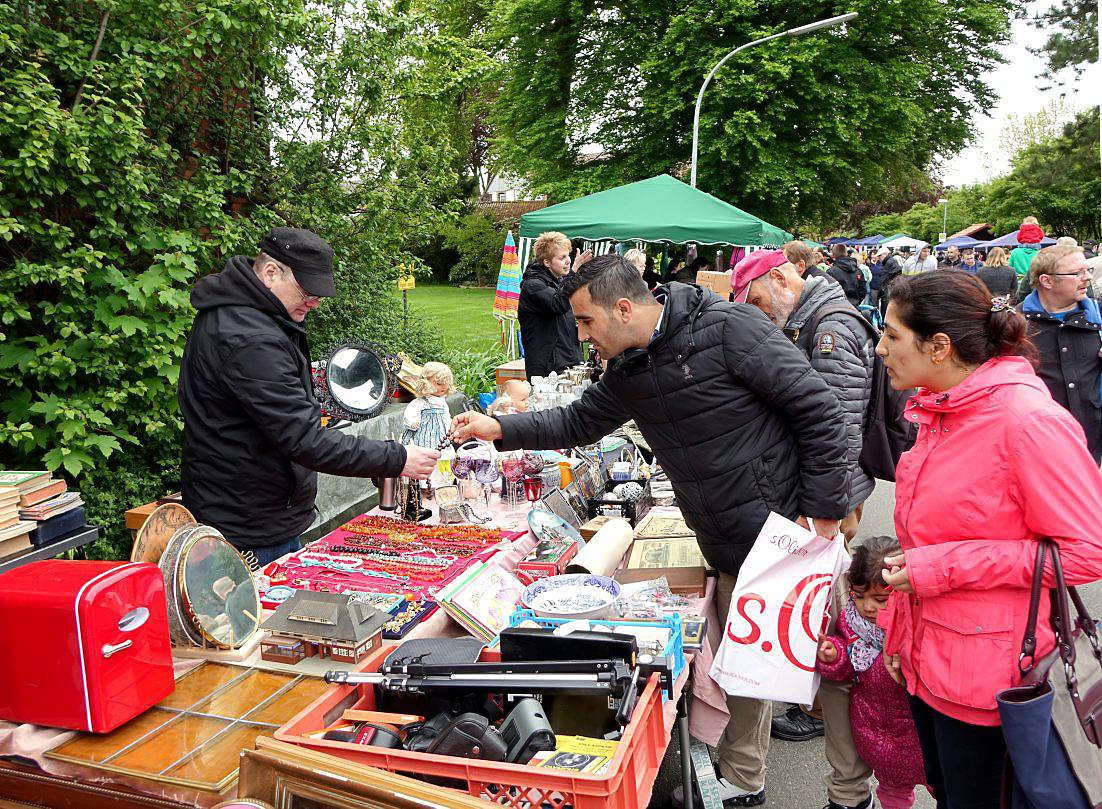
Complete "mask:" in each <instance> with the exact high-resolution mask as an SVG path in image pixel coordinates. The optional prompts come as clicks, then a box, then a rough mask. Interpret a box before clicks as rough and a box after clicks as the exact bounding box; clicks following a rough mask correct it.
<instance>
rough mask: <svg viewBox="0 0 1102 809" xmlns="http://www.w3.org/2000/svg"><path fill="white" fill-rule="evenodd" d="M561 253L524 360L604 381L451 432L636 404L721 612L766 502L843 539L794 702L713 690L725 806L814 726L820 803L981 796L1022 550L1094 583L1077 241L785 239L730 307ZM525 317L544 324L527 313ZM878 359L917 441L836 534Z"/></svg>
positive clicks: (1014, 657) (529, 441)
mask: <svg viewBox="0 0 1102 809" xmlns="http://www.w3.org/2000/svg"><path fill="white" fill-rule="evenodd" d="M1034 228H1036V232H1034V230H1033V229H1034ZM1038 233H1040V228H1039V227H1038V226H1037V224H1036V222H1035V221H1032V222H1031V221H1029V220H1027V221H1025V222H1023V225H1022V230H1021V232H1020V235H1019V241H1020V242H1021V243H1023V244H1026V245H1037V243H1038V242H1039V241H1040V237H1039V236H1037V234H1038ZM1034 237H1036V238H1034ZM1019 251H1021V252H1019ZM569 252H570V242H569V240H568V239H566V237H565V236H563V235H562V234H544V235H543V236H541V237H540V239H539V240H537V242H536V244H535V250H534V256H535V258H534V261H533V265H531V266H530V267H529V268H528V271H527V272H526V274H525V277H524V281H523V283H522V286H521V313H522V314H521V327H522V334H524V335H525V337H524V339H525V344H526V347H527V349H528V350H529V351H532V350H533V346H532V345H531V344H530V343H529V340H530V339H538V337H537V335H539V334H548V335H551V334H553V335H554V336H555V337H556V339H557V338H558V337H559V336H562V339H563V340H564V341H566V342H568V343H569V344H570V345H569V347H570V350H571V351H575V350H576V348H577V344H578V342H579V341H588V342H589V343H590V344H591V345H592V346H594V347H595V348H596V349H597V350H598V352H599V353H600V356H601V357H602V358H604V360H605V362H606V367H605V370H604V372H603V374H602V375H601V377H600V380H599V381H598V382H597V384H595V385H593V386H591V387H590V388H588V389H587V390H586V392H585V394H584V395H583V396H582V398H581V399H580V400H579V401H578V402H576V403H574V404H573V405H570V406H569V407H565V408H559V409H554V410H545V411H539V412H534V413H527V414H523V415H509V416H501V417H499V418H492V417H489V416H483V415H478V414H463V415H461V416H458V417H457V418H456V419H455V420H454V422H453V428H454V429H455V430H456V435H457V437H459V438H467V437H478V438H482V439H484V440H493V441H497V442H500V446H502V447H503V448H505V449H514V448H520V447H524V448H531V449H552V448H561V447H565V446H575V445H582V444H588V443H592V442H593V441H596V440H598V439H599V438H600V437H601V436H603V435H606V434H607V433H609V432H611V431H612V430H614V429H615V428H617V427H619V426H620V425H621V424H623V423H624V422H626V421H628V420H629V419H634V420H635V422H636V424H637V426H638V428H639V430H640V431H641V432H642V434H643V435H644V437H645V438H646V439H647V441H648V443H649V445H650V446H651V447H652V448H653V451H654V455H655V457H656V459H657V460H658V462H660V463H661V465H662V467H663V469H664V470H665V471H666V472H667V474H668V475H669V478H670V481H671V483H672V484H673V487H674V490H675V493H676V495H677V500H678V503H679V505H680V506H681V508H682V511H683V513H684V515H685V518H686V520H687V521H688V523H689V524H690V526H691V527H693V529H694V530H695V531H696V534H697V538H698V541H699V543H700V547H701V551H702V552H703V554H704V555H705V557H706V558H707V559H708V561H709V562H710V563H711V565H712V566H714V567H715V568H716V569H717V570H718V571H719V583H718V587H717V606H718V610H719V616H720V619H721V620H724V619H725V618H726V616H727V612H728V609H729V607H730V597H731V591H732V589H733V587H734V584H735V581H736V579H737V576H738V572H739V568H740V566H741V564H742V561H743V560H744V559H745V557H746V554H747V553H748V552H749V549H750V547H751V545H752V544H753V542H754V539H755V538H756V536H757V533H758V530H759V529H760V527H761V526H762V524H763V523H764V521H765V519H766V517H767V515H768V514H769V513H770V512H771V511H775V512H778V513H780V514H782V515H784V516H786V517H789V518H791V519H794V520H799V521H801V522H802V523H803V524H805V525H807V526H809V527H811V528H812V529H813V530H815V531H816V533H818V534H819V535H820V536H824V537H833V536H836V535H840V536H841V539H840V540H839V541H843V542H845V543H846V544H847V548H848V549H850V550H851V551H852V554H853V556H852V565H851V568H850V570H849V574H848V576H847V580H846V583H845V585H844V586H843V587H841V588H839V589H840V592H841V595H842V598H841V599H840V603H839V604H837V605H836V607H837V613H838V614H837V616H836V620H835V621H834V623H833V626H832V628H831V629H830V631H829V633H828V634H826V635H824V636H823V637H822V638H821V639H820V647H819V652H818V660H819V668H820V670H821V672H822V675H823V679H822V685H821V686H820V689H819V695H818V699H817V704H816V706H815V707H814V709H813V711H812V712H811V713H807V712H805V711H803V710H802V709H801V708H799V707H797V706H794V707H793V708H791V709H790V710H788V711H787V712H786V713H784V714H782V715H780V716H778V717H776V718H775V719H774V718H773V710H772V706H771V705H770V704H769V703H765V702H762V701H759V700H753V699H747V698H744V697H730V698H729V700H728V709H729V711H730V716H731V718H730V722H729V724H728V726H727V729H726V731H725V733H724V736H723V739H722V741H721V742H720V744H719V747H718V749H717V762H716V770H717V777H718V779H719V783H720V787H721V794H722V797H723V798H724V804H725V806H728V807H730V806H757V805H760V804H762V803H764V802H765V796H766V783H765V779H766V771H765V756H766V753H767V750H768V747H769V740H770V736H771V735H773V736H778V737H780V738H786V739H806V738H813V737H814V736H816V735H819V734H823V735H825V737H826V739H825V740H826V745H825V750H826V763H827V765H828V766H829V770H830V772H829V774H828V775H827V776H826V778H825V783H826V793H827V794H826V797H827V806H828V809H854V808H855V809H868V808H869V807H871V806H872V802H873V795H872V790H871V786H870V785H871V781H870V777H871V776H872V775H873V774H875V776H876V782H877V784H878V786H877V792H878V798H879V802H880V804H881V806H883V807H885V809H902V808H904V807H909V806H911V805H912V803H913V801H914V793H915V789H916V787H920V786H921V787H924V788H926V789H928V790H929V791H930V792H931V794H933V795H934V797H935V798H936V800H937V805H938V807H939V809H957V808H958V807H969V809H972V808H975V809H983V808H986V807H990V808H991V809H994V808H995V807H998V806H1000V800H1001V797H1000V796H1001V790H1002V776H1003V772H1002V770H1003V760H1004V756H1005V753H1006V746H1005V743H1004V740H1003V737H1002V733H1001V729H1000V719H999V714H998V712H997V710H996V703H995V695H996V694H997V693H998V692H999V691H1001V690H1003V689H1005V688H1008V687H1010V686H1012V685H1014V684H1016V683H1017V682H1018V681H1019V679H1020V677H1021V674H1020V672H1019V669H1018V649H1019V646H1020V644H1021V640H1022V637H1023V633H1024V631H1025V627H1026V621H1027V611H1028V607H1029V588H1030V583H1031V578H1032V574H1033V567H1034V558H1035V548H1036V542H1037V540H1039V539H1041V538H1045V537H1048V538H1052V539H1053V540H1055V541H1056V542H1057V543H1058V545H1059V548H1060V552H1061V556H1062V559H1063V567H1064V572H1065V575H1066V577H1067V579H1068V581H1069V583H1070V584H1083V583H1087V582H1092V581H1096V580H1099V579H1102V529H1100V528H1099V526H1102V498H1099V497H1098V496H1097V493H1098V492H1099V491H1102V472H1100V469H1099V462H1100V460H1102V407H1100V400H1102V373H1100V371H1102V339H1100V333H1102V332H1100V329H1102V317H1100V314H1099V305H1098V302H1097V300H1096V299H1095V298H1094V296H1093V289H1092V287H1091V279H1092V267H1091V264H1090V263H1089V259H1093V258H1094V257H1093V254H1092V253H1093V251H1092V250H1090V249H1089V248H1088V249H1087V250H1084V248H1083V247H1080V246H1079V245H1077V244H1075V243H1073V242H1068V241H1061V242H1060V243H1057V244H1055V245H1053V246H1051V247H1046V248H1043V249H1036V248H1035V247H1029V246H1026V247H1017V248H1015V249H1014V250H1012V251H1010V252H1009V253H1007V251H1004V250H1001V249H998V248H996V249H993V250H990V251H988V252H987V253H986V254H985V255H979V254H977V252H976V251H974V250H973V251H968V250H953V249H951V250H947V251H945V253H944V254H943V255H938V256H934V255H932V254H931V251H930V250H929V248H923V249H922V250H920V251H918V253H917V254H916V255H913V256H906V255H898V254H896V253H894V252H893V251H891V250H888V249H886V248H881V249H878V250H876V252H875V253H873V255H871V256H869V255H867V254H865V253H863V252H860V251H853V250H849V249H847V248H846V247H844V246H842V245H834V246H832V247H831V249H830V251H829V256H828V255H827V254H826V253H824V252H822V251H816V250H813V249H812V248H811V247H809V246H808V245H807V244H805V243H804V242H802V241H793V242H790V243H788V244H786V245H784V247H783V248H782V249H779V250H758V251H755V252H752V253H751V254H750V255H749V256H747V257H746V258H744V259H743V260H742V261H740V262H739V263H738V264H736V266H735V267H734V270H733V272H732V279H731V286H732V289H731V294H730V295H729V296H728V297H727V299H725V298H724V297H723V296H720V295H716V294H714V293H713V292H711V291H709V290H706V289H704V288H702V287H701V286H698V285H695V284H691V283H683V282H681V281H679V280H677V278H678V277H685V276H683V275H675V276H674V277H673V278H672V279H671V280H669V281H667V282H666V283H659V284H657V285H654V284H651V283H648V280H647V278H646V273H647V272H648V270H649V268H648V263H647V257H646V255H645V254H641V251H638V252H637V253H636V254H632V253H629V254H628V255H626V256H624V257H621V256H620V255H618V254H616V253H612V254H609V255H605V256H600V257H597V258H593V257H592V256H589V255H585V254H583V255H582V256H581V257H580V258H579V261H578V262H577V266H576V267H575V268H574V270H573V272H571V267H570V266H569V263H568V261H567V262H566V263H564V259H563V257H564V256H565V257H566V258H567V259H568V258H569ZM671 266H672V268H673V270H674V272H675V273H680V272H681V267H680V266H678V265H671ZM705 266H706V268H707V267H708V263H707V262H705ZM1023 268H1024V269H1023ZM545 270H546V271H548V272H549V273H550V274H551V275H552V276H554V278H555V283H554V285H548V284H546V283H545V281H546V277H547V273H546V272H545ZM526 296H529V297H530V300H529V303H528V306H527V307H526V304H525V298H526ZM537 307H538V311H539V315H538V316H539V317H541V318H544V321H543V322H542V323H541V324H539V325H537V324H536V323H534V322H532V321H529V322H528V323H527V324H526V321H525V314H524V313H525V312H528V313H533V312H536V311H537ZM528 317H532V314H529V315H528ZM874 319H875V320H876V321H877V322H876V323H873V322H872V321H873V320H874ZM552 324H553V326H554V328H552ZM537 353H538V356H541V357H542V356H559V350H558V349H547V348H544V347H539V348H537ZM564 356H565V354H564ZM572 356H579V355H577V354H574V355H572ZM878 362H879V363H881V364H882V367H883V370H884V371H885V372H886V373H887V376H888V378H889V379H890V383H891V386H892V388H894V389H896V390H899V391H912V392H913V395H911V396H910V399H909V401H908V404H907V407H906V410H905V418H906V419H907V420H908V421H909V422H910V423H911V424H913V425H914V427H916V428H917V437H916V438H915V440H914V444H913V446H912V447H911V449H910V450H908V451H907V452H905V453H903V455H902V457H901V458H900V459H899V461H898V466H897V467H896V470H895V479H896V486H895V536H893V537H874V538H871V539H866V540H865V541H863V542H860V541H856V542H855V539H856V536H857V533H858V529H859V527H860V521H861V517H862V507H863V504H864V503H865V502H866V500H867V498H868V497H869V495H870V494H871V493H872V491H873V489H874V487H875V486H876V485H877V484H876V480H875V479H874V478H873V477H872V476H871V475H870V474H869V473H868V471H867V470H866V468H865V467H864V465H863V463H862V460H861V454H862V447H863V444H864V442H865V440H866V430H868V428H869V420H868V408H869V402H870V399H871V396H872V393H873V384H874V379H875V375H876V368H877V363H878ZM540 367H541V369H543V368H545V366H542V365H541V366H540ZM564 367H565V366H564ZM550 370H560V369H558V368H554V367H551V368H550ZM1087 493H1090V494H1089V495H1087V496H1085V495H1086V494H1087ZM851 543H853V544H852V545H851ZM1050 579H1051V576H1049V575H1048V574H1046V579H1045V581H1046V584H1051V581H1050ZM1040 610H1041V615H1040V619H1039V620H1038V622H1037V626H1038V640H1037V656H1038V657H1039V656H1040V655H1041V654H1043V653H1045V652H1047V651H1049V650H1051V649H1052V648H1053V645H1054V636H1053V633H1052V631H1051V629H1049V622H1048V610H1049V604H1048V601H1047V600H1042V603H1041V605H1040ZM1042 627H1043V629H1042Z"/></svg>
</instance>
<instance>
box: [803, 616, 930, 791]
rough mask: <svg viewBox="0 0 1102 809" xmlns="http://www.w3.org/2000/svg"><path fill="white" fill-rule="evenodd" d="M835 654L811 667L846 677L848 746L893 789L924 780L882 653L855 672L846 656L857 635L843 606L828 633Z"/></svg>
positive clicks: (826, 675)
mask: <svg viewBox="0 0 1102 809" xmlns="http://www.w3.org/2000/svg"><path fill="white" fill-rule="evenodd" d="M827 639H828V640H829V641H830V642H831V643H832V644H834V649H835V651H837V652H838V658H837V660H835V661H834V662H833V663H823V662H822V661H819V662H817V663H816V664H815V668H816V669H818V670H819V673H820V674H822V676H823V679H824V680H835V681H852V682H853V688H852V689H851V690H850V693H849V721H850V726H851V729H852V731H853V746H854V747H855V748H857V754H858V755H859V756H861V760H862V761H864V762H865V763H866V764H868V765H869V767H871V768H872V771H873V772H874V773H875V774H876V780H877V781H879V782H880V783H881V784H886V785H887V786H890V787H895V788H897V789H899V788H903V789H906V788H907V787H913V786H915V785H916V784H925V783H926V773H925V771H924V770H923V769H922V747H921V746H920V745H919V742H918V733H917V731H915V723H914V719H912V718H911V707H910V705H908V704H907V694H906V692H905V691H904V690H903V689H902V688H900V687H899V685H897V684H896V682H895V680H893V679H892V677H891V675H890V674H888V670H887V669H886V668H884V655H883V654H878V655H877V656H876V660H875V661H873V664H872V665H871V666H870V667H869V668H868V670H867V671H863V672H861V674H857V672H856V671H854V669H853V662H852V661H851V660H850V656H849V646H850V644H851V643H853V641H854V640H856V639H857V635H856V634H855V633H854V632H853V630H852V629H850V626H849V623H848V621H847V620H846V613H845V610H842V611H841V614H840V615H839V616H838V623H837V626H836V628H835V631H834V633H833V634H830V635H827Z"/></svg>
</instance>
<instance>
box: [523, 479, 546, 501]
mask: <svg viewBox="0 0 1102 809" xmlns="http://www.w3.org/2000/svg"><path fill="white" fill-rule="evenodd" d="M542 490H543V480H542V479H541V478H540V477H539V476H538V475H532V476H529V477H526V478H525V479H524V499H525V500H527V501H528V502H529V503H534V502H536V501H537V500H539V499H540V492H541V491H542Z"/></svg>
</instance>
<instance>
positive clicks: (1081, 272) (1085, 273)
mask: <svg viewBox="0 0 1102 809" xmlns="http://www.w3.org/2000/svg"><path fill="white" fill-rule="evenodd" d="M1041 275H1066V276H1068V277H1069V278H1090V277H1091V268H1090V267H1083V268H1082V269H1078V270H1076V271H1075V272H1043V273H1041Z"/></svg>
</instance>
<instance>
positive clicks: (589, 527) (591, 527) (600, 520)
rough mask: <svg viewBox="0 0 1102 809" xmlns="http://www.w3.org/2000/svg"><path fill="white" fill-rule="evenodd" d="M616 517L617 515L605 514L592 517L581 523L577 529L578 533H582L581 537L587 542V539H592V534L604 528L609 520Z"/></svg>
mask: <svg viewBox="0 0 1102 809" xmlns="http://www.w3.org/2000/svg"><path fill="white" fill-rule="evenodd" d="M617 519H619V517H607V516H605V515H601V516H600V517H594V518H593V519H591V520H590V521H589V522H586V523H582V526H581V527H580V528H579V529H578V533H579V534H581V535H582V539H584V540H585V541H586V542H589V540H591V539H593V535H594V534H596V533H597V532H598V531H600V530H601V529H602V528H604V527H605V524H606V523H608V522H609V520H617Z"/></svg>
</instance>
